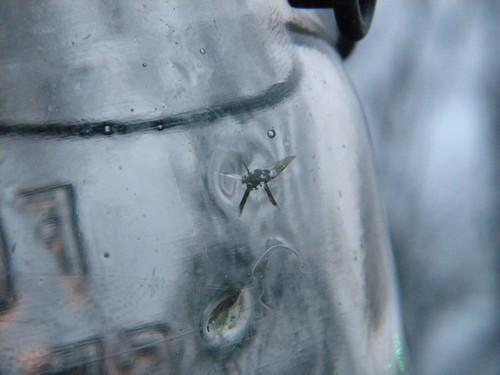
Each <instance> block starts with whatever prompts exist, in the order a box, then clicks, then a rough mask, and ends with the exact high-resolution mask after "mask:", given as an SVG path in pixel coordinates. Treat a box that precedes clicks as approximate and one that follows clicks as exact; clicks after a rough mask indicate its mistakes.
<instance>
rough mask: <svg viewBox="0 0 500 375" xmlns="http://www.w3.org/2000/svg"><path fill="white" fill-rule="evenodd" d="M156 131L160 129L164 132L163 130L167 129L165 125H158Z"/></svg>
mask: <svg viewBox="0 0 500 375" xmlns="http://www.w3.org/2000/svg"><path fill="white" fill-rule="evenodd" d="M156 129H158V130H160V131H162V130H163V129H165V127H164V126H163V125H158V126H157V127H156Z"/></svg>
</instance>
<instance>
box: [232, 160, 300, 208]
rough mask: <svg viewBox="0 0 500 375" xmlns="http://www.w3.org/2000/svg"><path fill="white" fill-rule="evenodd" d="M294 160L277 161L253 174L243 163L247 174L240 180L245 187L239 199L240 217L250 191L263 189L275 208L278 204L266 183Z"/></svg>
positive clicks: (256, 170) (255, 170)
mask: <svg viewBox="0 0 500 375" xmlns="http://www.w3.org/2000/svg"><path fill="white" fill-rule="evenodd" d="M293 159H295V156H287V157H286V158H284V159H282V160H280V161H278V162H277V163H276V164H274V165H273V166H272V167H271V168H270V169H254V171H253V172H250V169H248V166H247V165H246V164H245V163H244V165H245V169H246V170H247V173H248V174H246V175H245V176H243V177H242V178H241V183H242V184H244V185H246V186H247V187H246V190H245V193H244V194H243V198H241V202H240V215H241V213H242V212H243V208H244V207H245V203H246V202H247V199H248V196H249V195H250V192H251V191H252V190H258V189H260V188H262V187H263V188H264V190H265V192H266V193H267V197H268V198H269V201H270V202H271V203H272V205H273V206H277V205H278V202H276V199H275V198H274V196H273V193H272V192H271V189H270V188H269V185H268V182H270V181H271V180H274V179H275V178H276V177H278V176H279V175H280V174H281V172H283V171H284V170H285V168H286V167H288V165H289V164H290V163H291V162H292V161H293Z"/></svg>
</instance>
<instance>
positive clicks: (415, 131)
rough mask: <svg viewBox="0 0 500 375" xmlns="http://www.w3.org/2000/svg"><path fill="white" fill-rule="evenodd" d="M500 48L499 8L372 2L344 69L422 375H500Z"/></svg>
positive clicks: (463, 1) (456, 0)
mask: <svg viewBox="0 0 500 375" xmlns="http://www.w3.org/2000/svg"><path fill="white" fill-rule="evenodd" d="M499 39H500V1H499V0H479V1H470V0H379V1H378V7H377V12H376V14H375V19H374V23H373V25H372V29H371V30H370V32H369V34H368V36H367V37H366V38H365V39H364V40H363V41H362V42H360V43H359V44H358V45H357V47H356V49H355V51H354V52H353V54H352V56H351V57H350V58H349V59H348V60H347V63H346V66H347V70H348V73H349V75H350V76H351V78H352V80H353V82H354V85H355V87H356V89H357V91H358V94H359V96H360V99H361V101H362V103H363V105H364V108H365V112H366V115H367V118H368V123H369V127H370V131H371V134H372V138H373V143H374V148H375V154H376V159H377V168H378V173H379V177H380V185H381V189H382V193H383V196H384V199H385V206H386V208H387V217H388V221H389V227H390V233H391V239H392V245H393V249H394V253H395V259H396V265H397V267H398V276H399V281H400V287H401V301H402V310H403V316H404V320H405V328H406V334H407V342H408V349H409V353H410V359H411V362H412V365H413V368H414V372H415V374H418V375H471V374H475V375H498V374H500V280H499V274H500V192H499V186H500V43H499Z"/></svg>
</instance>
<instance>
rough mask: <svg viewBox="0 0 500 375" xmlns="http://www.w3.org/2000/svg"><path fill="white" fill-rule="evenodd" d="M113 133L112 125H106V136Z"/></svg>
mask: <svg viewBox="0 0 500 375" xmlns="http://www.w3.org/2000/svg"><path fill="white" fill-rule="evenodd" d="M112 133H113V129H112V128H111V126H110V125H105V126H104V134H107V135H109V134H112Z"/></svg>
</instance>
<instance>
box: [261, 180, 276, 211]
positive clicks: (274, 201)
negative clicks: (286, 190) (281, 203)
mask: <svg viewBox="0 0 500 375" xmlns="http://www.w3.org/2000/svg"><path fill="white" fill-rule="evenodd" d="M264 190H265V191H266V193H267V197H268V198H269V200H270V201H271V203H272V204H273V206H277V205H278V202H276V199H274V197H273V193H272V192H271V189H270V188H269V185H268V184H267V182H266V183H265V184H264Z"/></svg>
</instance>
